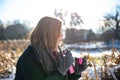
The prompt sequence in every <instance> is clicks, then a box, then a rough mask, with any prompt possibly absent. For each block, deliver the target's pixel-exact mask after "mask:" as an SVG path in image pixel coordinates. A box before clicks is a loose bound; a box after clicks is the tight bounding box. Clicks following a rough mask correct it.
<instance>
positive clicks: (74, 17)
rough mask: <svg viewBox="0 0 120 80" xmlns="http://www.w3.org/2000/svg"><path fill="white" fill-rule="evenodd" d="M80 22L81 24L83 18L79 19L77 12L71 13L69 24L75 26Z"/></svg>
mask: <svg viewBox="0 0 120 80" xmlns="http://www.w3.org/2000/svg"><path fill="white" fill-rule="evenodd" d="M80 24H83V20H82V19H81V16H80V15H78V13H76V12H73V13H71V20H70V25H71V26H72V25H74V26H77V25H80Z"/></svg>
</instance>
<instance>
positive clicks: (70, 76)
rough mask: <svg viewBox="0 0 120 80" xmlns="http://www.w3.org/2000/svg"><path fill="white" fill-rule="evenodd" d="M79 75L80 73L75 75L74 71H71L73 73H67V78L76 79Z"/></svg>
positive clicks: (69, 79)
mask: <svg viewBox="0 0 120 80" xmlns="http://www.w3.org/2000/svg"><path fill="white" fill-rule="evenodd" d="M80 77H81V74H80V75H77V74H76V73H73V74H69V73H68V80H78V79H79V78H80Z"/></svg>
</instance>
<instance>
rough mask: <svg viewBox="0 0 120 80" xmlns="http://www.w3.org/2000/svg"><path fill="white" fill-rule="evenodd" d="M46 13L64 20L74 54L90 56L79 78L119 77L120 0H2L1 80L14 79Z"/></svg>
mask: <svg viewBox="0 0 120 80" xmlns="http://www.w3.org/2000/svg"><path fill="white" fill-rule="evenodd" d="M44 16H53V17H58V18H60V19H61V20H62V21H63V33H64V39H63V40H64V43H65V46H66V47H68V48H69V49H71V51H72V53H73V56H74V57H78V56H83V55H85V56H87V59H88V66H89V67H88V69H87V70H86V72H84V73H83V74H85V75H82V77H81V78H80V80H88V79H89V80H119V79H120V66H119V64H120V0H0V80H6V79H7V80H8V79H10V80H13V78H14V74H15V66H16V62H17V60H18V58H19V56H20V55H21V54H22V52H23V51H24V49H25V48H26V47H27V46H28V45H29V43H30V41H29V38H28V37H29V35H30V33H31V31H32V30H33V28H34V27H35V26H36V24H37V22H38V21H39V20H40V19H41V18H42V17H44ZM111 66H112V67H111ZM116 70H117V71H116Z"/></svg>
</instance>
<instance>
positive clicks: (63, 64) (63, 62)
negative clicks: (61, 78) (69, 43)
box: [58, 50, 74, 75]
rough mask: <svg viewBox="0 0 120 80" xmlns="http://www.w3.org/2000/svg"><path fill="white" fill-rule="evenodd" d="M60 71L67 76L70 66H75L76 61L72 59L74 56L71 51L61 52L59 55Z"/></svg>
mask: <svg viewBox="0 0 120 80" xmlns="http://www.w3.org/2000/svg"><path fill="white" fill-rule="evenodd" d="M58 61H59V66H58V71H59V72H60V73H61V74H62V75H65V74H66V73H67V71H68V70H69V68H70V66H71V65H72V64H73V62H74V59H73V57H72V54H71V52H70V51H68V50H66V51H65V52H61V53H59V54H58Z"/></svg>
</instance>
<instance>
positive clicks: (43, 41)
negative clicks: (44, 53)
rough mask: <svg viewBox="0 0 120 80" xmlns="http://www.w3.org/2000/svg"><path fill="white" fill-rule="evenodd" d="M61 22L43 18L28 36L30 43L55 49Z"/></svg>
mask: <svg viewBox="0 0 120 80" xmlns="http://www.w3.org/2000/svg"><path fill="white" fill-rule="evenodd" d="M61 26H62V21H61V20H59V19H57V18H53V17H48V16H46V17H43V18H42V19H41V20H40V21H39V22H38V24H37V25H36V27H35V28H34V30H33V32H32V33H31V35H30V40H31V43H32V44H34V45H39V46H42V47H48V48H50V49H55V50H56V49H57V47H58V45H57V42H58V37H59V36H60V33H61Z"/></svg>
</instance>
